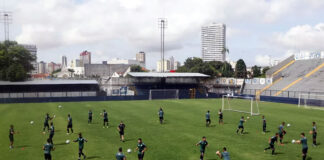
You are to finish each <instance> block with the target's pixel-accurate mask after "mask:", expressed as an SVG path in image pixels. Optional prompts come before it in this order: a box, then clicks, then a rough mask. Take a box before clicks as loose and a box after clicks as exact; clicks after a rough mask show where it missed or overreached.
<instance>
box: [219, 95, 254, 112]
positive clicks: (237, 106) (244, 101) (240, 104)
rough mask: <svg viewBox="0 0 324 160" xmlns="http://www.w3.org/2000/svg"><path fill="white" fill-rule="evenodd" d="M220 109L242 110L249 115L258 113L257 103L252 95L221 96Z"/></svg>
mask: <svg viewBox="0 0 324 160" xmlns="http://www.w3.org/2000/svg"><path fill="white" fill-rule="evenodd" d="M222 110H224V111H226V110H228V111H234V112H242V113H247V114H250V115H251V116H257V115H260V110H259V104H258V102H257V100H255V98H254V97H247V96H232V95H223V96H222Z"/></svg>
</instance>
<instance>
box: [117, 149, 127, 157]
mask: <svg viewBox="0 0 324 160" xmlns="http://www.w3.org/2000/svg"><path fill="white" fill-rule="evenodd" d="M116 160H126V156H125V155H124V154H123V149H122V147H120V148H119V149H118V152H117V154H116Z"/></svg>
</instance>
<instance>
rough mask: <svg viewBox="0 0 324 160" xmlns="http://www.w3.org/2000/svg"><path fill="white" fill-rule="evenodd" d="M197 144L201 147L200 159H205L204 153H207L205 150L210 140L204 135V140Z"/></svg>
mask: <svg viewBox="0 0 324 160" xmlns="http://www.w3.org/2000/svg"><path fill="white" fill-rule="evenodd" d="M196 146H199V149H200V160H203V159H204V155H205V150H206V147H207V146H208V142H207V140H206V137H205V136H203V137H202V140H201V141H199V142H198V143H197V144H196Z"/></svg>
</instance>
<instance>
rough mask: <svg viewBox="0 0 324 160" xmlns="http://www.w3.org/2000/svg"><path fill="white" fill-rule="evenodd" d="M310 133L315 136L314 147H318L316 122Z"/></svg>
mask: <svg viewBox="0 0 324 160" xmlns="http://www.w3.org/2000/svg"><path fill="white" fill-rule="evenodd" d="M310 133H311V134H312V135H313V146H314V147H316V145H317V144H316V138H317V127H316V123H315V122H313V128H312V130H311V132H310Z"/></svg>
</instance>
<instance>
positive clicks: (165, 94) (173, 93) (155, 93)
mask: <svg viewBox="0 0 324 160" xmlns="http://www.w3.org/2000/svg"><path fill="white" fill-rule="evenodd" d="M153 99H179V90H178V89H151V90H150V94H149V100H153Z"/></svg>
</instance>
